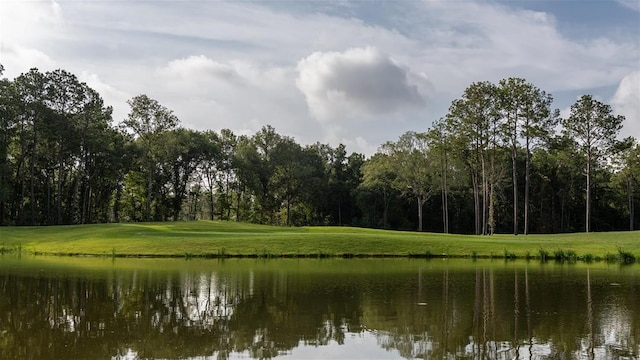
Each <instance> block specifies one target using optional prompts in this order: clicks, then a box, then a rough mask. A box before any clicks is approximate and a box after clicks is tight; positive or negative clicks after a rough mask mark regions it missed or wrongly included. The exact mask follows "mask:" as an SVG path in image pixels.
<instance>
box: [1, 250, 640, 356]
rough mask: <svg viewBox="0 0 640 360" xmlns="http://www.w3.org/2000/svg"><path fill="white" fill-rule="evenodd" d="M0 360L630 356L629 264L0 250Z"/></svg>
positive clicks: (636, 317)
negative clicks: (4, 252) (187, 257)
mask: <svg viewBox="0 0 640 360" xmlns="http://www.w3.org/2000/svg"><path fill="white" fill-rule="evenodd" d="M0 292H1V294H0V358H1V359H56V360H59V359H111V360H124V359H190V360H195V359H198V360H203V359H216V360H217V359H251V358H256V359H269V358H276V359H403V358H408V359H413V358H420V359H637V358H638V356H639V354H640V266H638V265H632V266H620V265H617V264H616V265H609V264H606V263H594V264H584V263H576V264H567V263H564V264H562V263H554V262H548V263H544V264H541V263H540V262H537V261H531V262H525V261H516V262H505V261H503V260H500V261H498V260H496V261H490V260H482V261H480V260H478V261H472V260H441V259H438V260H436V259H431V260H425V259H395V258H394V259H278V260H262V259H227V260H199V259H196V260H185V259H122V258H117V259H102V258H66V257H45V256H41V257H27V256H22V257H14V256H7V255H4V256H2V257H1V258H0Z"/></svg>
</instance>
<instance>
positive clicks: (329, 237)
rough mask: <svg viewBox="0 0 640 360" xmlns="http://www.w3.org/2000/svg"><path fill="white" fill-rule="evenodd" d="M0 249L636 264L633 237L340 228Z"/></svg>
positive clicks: (23, 238) (3, 237)
mask: <svg viewBox="0 0 640 360" xmlns="http://www.w3.org/2000/svg"><path fill="white" fill-rule="evenodd" d="M0 246H2V248H4V249H9V250H15V249H20V250H21V251H22V252H29V253H32V252H34V253H43V254H62V255H70V254H83V255H103V256H113V255H118V256H218V255H241V256H280V255H286V256H317V255H330V256H343V255H345V254H350V255H355V256H367V255H370V256H371V255H399V256H407V255H425V254H433V255H449V256H472V255H474V254H475V255H477V256H487V257H488V256H497V257H502V256H504V255H505V252H508V253H510V254H514V255H515V256H518V257H525V256H526V255H527V254H531V255H533V256H537V255H538V254H539V250H540V249H544V250H546V251H547V252H548V253H549V254H550V255H551V256H553V254H554V252H555V251H557V250H564V251H567V250H572V251H574V252H575V253H576V254H577V255H578V256H583V255H593V256H594V257H598V256H599V257H605V256H606V255H607V254H617V253H618V249H622V250H624V251H627V252H630V253H632V254H634V255H635V256H636V257H640V232H638V231H636V232H611V233H590V234H580V233H578V234H558V235H529V236H522V235H520V236H512V235H494V236H470V235H445V234H432V233H414V232H398V231H384V230H373V229H360V228H348V227H301V228H284V227H271V226H263V225H254V224H244V223H234V222H219V221H214V222H211V221H196V222H172V223H148V224H147V223H145V224H141V223H136V224H101V225H80V226H50V227H4V228H0Z"/></svg>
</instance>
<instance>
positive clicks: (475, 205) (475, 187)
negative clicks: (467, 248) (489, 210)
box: [471, 174, 480, 235]
mask: <svg viewBox="0 0 640 360" xmlns="http://www.w3.org/2000/svg"><path fill="white" fill-rule="evenodd" d="M471 181H472V183H473V209H474V212H475V230H476V235H480V189H479V186H478V176H477V174H472V175H471Z"/></svg>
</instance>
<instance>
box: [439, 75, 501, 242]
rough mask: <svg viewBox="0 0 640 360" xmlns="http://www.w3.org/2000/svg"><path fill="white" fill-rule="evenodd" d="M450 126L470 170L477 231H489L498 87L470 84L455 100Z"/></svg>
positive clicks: (494, 174)
mask: <svg viewBox="0 0 640 360" xmlns="http://www.w3.org/2000/svg"><path fill="white" fill-rule="evenodd" d="M446 119H447V122H449V124H450V125H449V128H450V129H454V132H453V134H452V136H453V137H454V143H455V149H456V150H455V153H457V154H458V156H460V157H461V158H462V159H463V160H464V162H465V163H466V165H467V168H468V169H469V173H470V178H471V183H472V185H471V186H472V189H473V198H474V212H475V233H476V234H488V233H490V232H491V231H493V230H492V226H491V221H490V220H491V219H494V216H493V215H492V214H493V211H495V206H492V205H493V204H494V202H495V198H496V195H495V194H496V191H497V183H498V177H497V176H496V174H497V172H496V171H495V170H492V166H491V165H492V164H493V162H492V161H490V155H491V154H494V151H490V150H491V149H495V147H496V135H497V134H498V131H497V128H498V126H497V125H498V119H499V114H498V112H497V109H496V87H495V86H494V85H493V84H491V83H489V82H478V83H473V84H471V85H470V86H469V87H468V88H466V89H465V91H464V93H463V96H462V98H461V99H456V100H454V101H453V102H452V104H451V106H450V107H449V113H448V114H447V118H446Z"/></svg>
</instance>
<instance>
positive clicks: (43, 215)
mask: <svg viewBox="0 0 640 360" xmlns="http://www.w3.org/2000/svg"><path fill="white" fill-rule="evenodd" d="M1 73H2V67H1V65H0V75H1ZM552 101H553V97H552V95H551V94H549V93H547V92H545V91H544V90H542V89H539V88H538V87H536V86H535V85H534V84H532V83H529V82H527V81H526V80H525V79H521V78H509V79H504V80H501V81H500V82H498V83H497V84H494V83H491V82H476V83H473V84H470V85H469V87H468V88H467V89H465V91H464V92H463V93H462V94H461V96H460V98H459V99H456V100H454V101H453V102H452V103H451V106H450V107H449V111H448V112H447V113H446V114H443V117H442V118H441V119H437V120H435V121H433V120H434V119H424V128H423V129H418V130H419V131H407V132H406V133H404V134H402V135H401V136H399V137H398V139H390V140H389V141H387V142H385V143H384V144H382V145H381V146H380V148H379V150H378V151H377V152H376V153H375V154H372V155H371V156H369V157H365V156H364V155H363V154H359V153H356V152H352V153H349V152H348V151H347V148H346V146H344V145H342V144H339V145H337V146H332V145H329V144H322V143H315V144H308V145H303V144H299V143H298V142H296V140H295V139H294V138H292V137H290V136H285V135H282V134H280V133H278V132H277V131H276V129H274V128H273V127H271V126H269V125H267V124H265V125H264V126H263V127H262V128H261V129H260V130H259V131H257V132H256V133H255V134H253V135H237V134H234V133H233V131H232V130H229V129H220V130H213V129H212V130H206V131H199V130H192V129H185V128H182V127H180V124H181V121H180V120H181V119H178V117H177V116H176V115H175V114H174V113H173V111H172V110H171V109H168V108H167V107H165V106H163V105H162V104H161V103H160V102H159V101H158V100H155V99H152V98H150V97H148V96H147V95H144V94H141V95H138V96H135V97H133V98H132V99H130V100H129V101H128V102H127V103H128V105H129V106H130V112H129V114H128V116H127V118H126V119H122V120H121V121H120V119H115V120H114V119H113V118H112V109H111V108H110V107H109V106H106V105H105V104H104V101H103V99H102V98H101V96H100V94H99V93H98V92H96V91H95V90H94V89H91V88H90V87H89V86H87V85H86V84H84V83H82V82H80V81H79V80H78V79H77V77H76V76H75V75H73V74H71V73H69V72H66V71H64V70H55V71H48V72H41V71H39V70H38V69H32V70H30V71H29V72H27V73H24V74H22V75H20V76H18V77H17V78H15V79H13V80H8V79H0V158H1V159H0V225H56V224H83V223H100V222H125V221H131V222H133V221H168V220H174V221H176V220H195V219H223V220H231V221H246V222H255V223H264V224H274V225H283V226H300V225H350V226H364V227H380V228H388V229H402V230H418V231H442V232H455V233H476V234H493V233H501V232H502V233H505V232H513V233H516V234H518V233H524V234H527V233H530V232H535V233H556V232H575V231H606V230H624V229H628V230H634V229H635V228H636V226H637V225H636V224H637V223H638V214H637V212H636V211H635V210H634V209H635V204H636V202H637V201H638V198H639V197H640V196H639V195H638V192H637V191H636V190H635V189H637V187H638V182H639V181H640V180H639V179H640V165H638V164H640V161H639V160H638V143H637V142H636V140H635V139H632V138H629V139H624V140H622V139H620V138H619V134H620V131H621V129H622V123H623V120H624V118H623V117H622V116H620V115H616V114H614V113H613V111H612V109H611V107H610V106H609V105H607V104H604V103H602V102H600V101H598V100H596V99H594V98H593V96H591V95H584V96H582V97H581V98H580V99H578V100H577V101H576V103H575V104H573V106H572V107H571V113H570V115H569V116H568V117H567V118H564V119H560V117H559V112H558V111H557V110H556V109H552V108H551V106H552ZM212 124H215V119H212ZM438 194H439V195H440V196H437V195H438Z"/></svg>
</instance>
